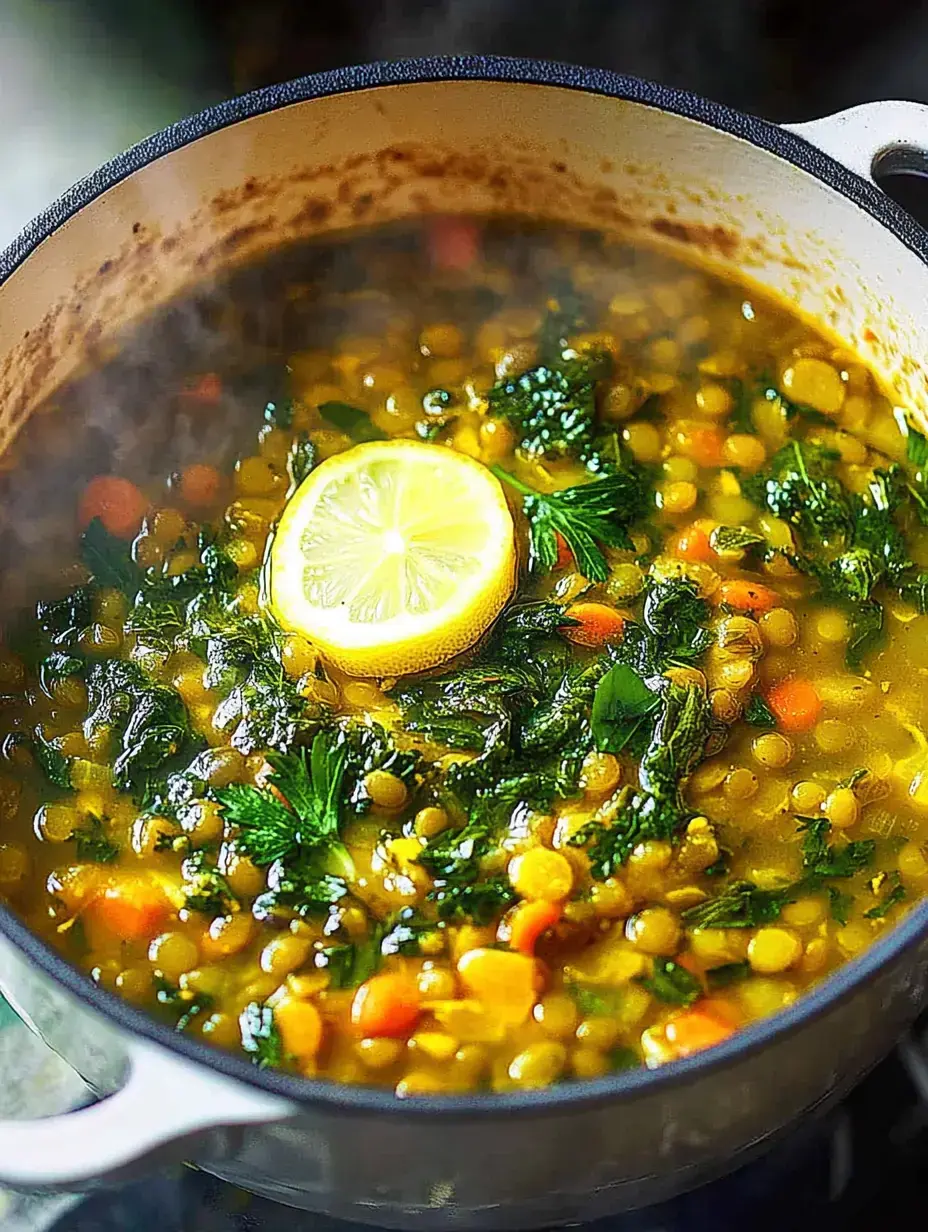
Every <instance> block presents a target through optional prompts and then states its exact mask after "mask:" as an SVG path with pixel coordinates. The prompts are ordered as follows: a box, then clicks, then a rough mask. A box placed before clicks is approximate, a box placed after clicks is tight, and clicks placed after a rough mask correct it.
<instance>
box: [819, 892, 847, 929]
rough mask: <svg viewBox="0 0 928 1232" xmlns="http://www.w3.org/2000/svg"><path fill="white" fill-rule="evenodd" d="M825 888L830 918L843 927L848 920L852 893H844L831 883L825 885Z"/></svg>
mask: <svg viewBox="0 0 928 1232" xmlns="http://www.w3.org/2000/svg"><path fill="white" fill-rule="evenodd" d="M825 890H826V892H827V894H828V909H829V911H830V913H831V918H832V919H833V920H834V921H836V923H838V924H840V925H841V926H842V927H843V926H844V925H845V924H846V923H847V922H848V919H849V917H850V912H851V908H852V907H853V906H854V895H853V894H846V893H845V892H844V891H843V890H839V889H838V887H837V886H832V885H830V886H826V887H825Z"/></svg>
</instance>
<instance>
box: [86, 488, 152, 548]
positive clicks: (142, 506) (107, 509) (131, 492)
mask: <svg viewBox="0 0 928 1232" xmlns="http://www.w3.org/2000/svg"><path fill="white" fill-rule="evenodd" d="M147 510H148V501H147V499H146V498H145V496H144V494H143V493H142V492H140V491H139V489H138V488H137V487H136V486H135V484H134V483H132V482H130V480H128V479H121V478H120V477H119V476H118V475H97V476H96V478H95V479H91V481H90V483H88V484H87V487H86V488H84V491H83V494H82V495H81V500H80V505H79V507H78V512H77V520H78V523H79V525H80V527H81V529H82V530H86V528H87V527H88V526H89V525H90V523H91V522H92V521H93V520H94V518H99V519H100V521H101V522H102V523H103V525H104V526H105V527H106V529H107V530H108V531H109V532H110V534H111V535H115V536H116V537H117V538H118V539H132V538H133V537H134V536H135V535H136V534H138V530H139V527H140V526H141V524H142V518H144V516H145V513H146V511H147Z"/></svg>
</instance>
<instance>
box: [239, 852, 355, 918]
mask: <svg viewBox="0 0 928 1232" xmlns="http://www.w3.org/2000/svg"><path fill="white" fill-rule="evenodd" d="M267 879H268V886H269V887H270V888H269V889H267V890H265V891H264V892H263V893H262V894H259V895H258V897H257V898H256V899H255V901H254V902H253V903H252V906H251V911H252V915H253V916H254V917H255V919H258V920H272V919H284V920H286V919H293V918H294V917H295V916H296V917H299V918H301V919H306V918H309V917H312V916H318V915H326V914H327V913H328V911H329V909H330V908H331V907H332V905H333V904H335V903H337V902H339V901H340V900H341V899H343V898H344V897H345V896H346V895H347V893H348V883H347V882H346V881H345V879H344V878H343V877H336V876H334V875H333V874H332V873H321V872H319V871H318V869H316V868H315V867H314V864H313V861H312V860H295V861H293V860H291V861H289V862H286V863H285V862H284V861H282V860H278V861H276V862H275V863H274V864H272V865H271V867H270V869H269V871H268V878H267Z"/></svg>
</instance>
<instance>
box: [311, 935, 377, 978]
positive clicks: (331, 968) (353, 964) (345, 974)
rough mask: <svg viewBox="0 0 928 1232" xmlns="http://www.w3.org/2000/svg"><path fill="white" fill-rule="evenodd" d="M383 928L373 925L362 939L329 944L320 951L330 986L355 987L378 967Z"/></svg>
mask: <svg viewBox="0 0 928 1232" xmlns="http://www.w3.org/2000/svg"><path fill="white" fill-rule="evenodd" d="M383 941H384V930H383V929H382V928H380V927H375V928H374V929H373V931H372V932H371V934H370V935H369V936H368V937H365V938H364V940H363V941H356V942H350V943H348V944H346V945H331V946H329V947H328V948H327V949H324V950H323V951H322V955H323V957H324V958H325V964H324V970H325V971H327V972H328V973H329V983H330V985H331V987H332V988H356V987H357V986H358V985H359V984H363V983H364V981H365V980H367V979H370V977H371V976H372V975H373V974H374V973H375V972H376V971H377V970H378V969H379V967H380V964H381V962H382V960H383V949H382V947H383Z"/></svg>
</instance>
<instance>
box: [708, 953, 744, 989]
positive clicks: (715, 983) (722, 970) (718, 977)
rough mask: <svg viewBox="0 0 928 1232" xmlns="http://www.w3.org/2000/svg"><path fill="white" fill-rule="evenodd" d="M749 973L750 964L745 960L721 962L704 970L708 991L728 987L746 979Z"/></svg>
mask: <svg viewBox="0 0 928 1232" xmlns="http://www.w3.org/2000/svg"><path fill="white" fill-rule="evenodd" d="M750 974H751V964H750V963H749V962H748V961H747V960H745V961H744V962H730V963H722V965H721V966H720V967H710V968H709V970H708V971H707V972H706V982H707V983H708V985H709V991H710V992H714V991H715V990H716V989H719V988H730V987H731V985H732V984H738V983H740V982H741V980H746V979H747V978H748V977H749V976H750Z"/></svg>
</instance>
